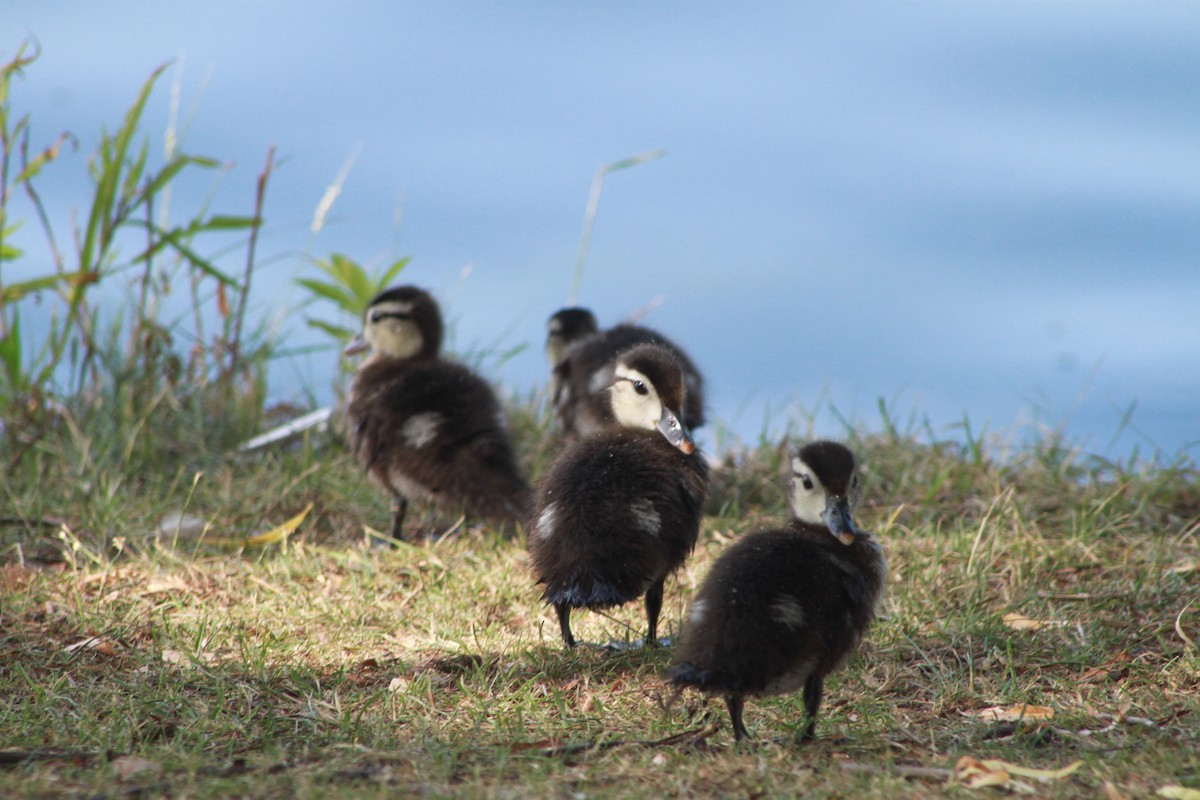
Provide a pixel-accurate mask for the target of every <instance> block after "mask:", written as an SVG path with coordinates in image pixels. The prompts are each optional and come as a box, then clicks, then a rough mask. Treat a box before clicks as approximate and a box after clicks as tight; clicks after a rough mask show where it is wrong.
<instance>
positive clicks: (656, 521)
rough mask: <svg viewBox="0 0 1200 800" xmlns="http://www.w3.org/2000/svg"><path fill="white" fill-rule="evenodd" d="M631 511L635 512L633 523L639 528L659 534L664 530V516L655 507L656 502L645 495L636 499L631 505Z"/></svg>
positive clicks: (653, 534)
mask: <svg viewBox="0 0 1200 800" xmlns="http://www.w3.org/2000/svg"><path fill="white" fill-rule="evenodd" d="M629 511H630V512H631V513H632V514H633V524H634V526H635V527H637V529H638V530H640V531H645V532H646V533H648V534H650V535H651V536H658V532H659V531H660V530H662V517H660V516H659V514H658V512H657V511H656V510H655V509H654V503H652V502H650V501H649V500H647V499H645V498H644V497H643V498H640V499H638V500H634V501H633V502H632V503H631V504H630V506H629Z"/></svg>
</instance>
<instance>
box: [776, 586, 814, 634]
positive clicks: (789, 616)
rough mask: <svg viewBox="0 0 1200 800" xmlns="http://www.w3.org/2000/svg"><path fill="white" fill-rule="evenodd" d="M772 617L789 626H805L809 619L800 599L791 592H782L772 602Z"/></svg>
mask: <svg viewBox="0 0 1200 800" xmlns="http://www.w3.org/2000/svg"><path fill="white" fill-rule="evenodd" d="M771 619H773V620H775V621H776V622H778V623H779V624H781V625H786V626H788V627H789V628H803V627H804V624H805V623H806V622H807V621H808V617H807V615H806V614H805V613H804V609H803V608H801V607H800V603H799V601H797V600H796V598H795V597H792V596H791V595H790V594H781V595H779V597H777V598H775V602H774V603H771Z"/></svg>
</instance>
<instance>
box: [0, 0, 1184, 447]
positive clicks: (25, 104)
mask: <svg viewBox="0 0 1200 800" xmlns="http://www.w3.org/2000/svg"><path fill="white" fill-rule="evenodd" d="M27 37H34V38H36V40H37V41H38V42H39V43H40V46H41V49H42V57H41V58H40V60H39V61H38V62H37V63H35V64H34V65H33V66H32V67H31V68H30V69H29V70H28V71H27V75H26V77H25V78H24V79H21V80H19V81H17V83H16V84H15V86H14V101H15V105H16V108H17V110H18V111H28V112H29V113H30V114H31V117H32V121H33V124H34V133H35V141H36V142H48V141H49V140H50V139H52V138H53V136H54V135H55V134H56V133H57V132H58V131H60V130H63V129H68V130H71V131H73V132H74V133H76V135H78V136H79V138H80V140H81V148H80V151H79V154H77V155H74V156H71V157H70V158H65V159H63V160H62V161H60V162H59V163H57V164H55V165H54V166H53V168H52V169H51V170H50V171H49V172H48V173H47V174H46V176H45V180H44V181H43V183H42V189H43V195H44V196H45V197H46V198H47V199H48V200H49V203H50V206H51V213H52V215H54V216H55V217H56V218H57V219H60V220H65V219H67V216H68V214H69V213H70V209H71V208H77V209H81V208H82V207H83V204H84V202H85V200H86V198H87V197H88V193H89V188H88V184H87V181H86V178H85V175H86V171H85V169H84V161H85V154H86V153H88V152H91V151H92V150H93V149H94V147H95V145H96V142H97V138H98V133H99V130H100V128H101V126H107V127H108V128H109V129H113V128H115V127H116V126H117V125H118V123H119V121H120V118H121V116H122V114H123V113H124V111H125V109H126V108H127V107H128V106H129V104H130V103H131V101H132V99H133V98H134V96H135V94H136V92H137V90H138V88H139V86H140V85H141V83H142V82H143V81H144V80H145V79H146V77H147V76H148V75H149V73H150V71H151V70H152V69H153V68H154V67H156V66H157V65H159V64H160V63H163V62H164V61H168V60H172V59H174V60H176V66H175V67H173V68H172V69H171V70H170V71H169V72H168V73H167V75H166V77H165V78H164V80H163V82H162V83H161V84H160V87H159V89H158V91H156V93H155V95H154V96H153V97H152V99H151V103H150V108H149V111H148V116H147V120H148V128H147V130H148V131H149V132H150V133H152V134H153V136H154V137H155V142H156V146H157V143H159V142H161V139H162V132H163V131H165V130H166V128H167V125H168V119H169V103H170V100H171V84H172V83H173V82H177V83H178V85H179V87H180V89H181V95H180V96H181V100H182V109H183V115H184V117H185V118H186V119H187V120H189V121H188V123H187V126H186V137H185V141H184V144H185V149H186V150H187V151H189V152H193V153H198V154H205V155H211V156H215V157H219V158H221V159H223V160H230V161H232V162H234V164H235V168H234V169H233V170H232V171H231V172H230V173H229V174H228V175H227V176H226V177H225V178H224V180H223V182H222V184H221V186H220V189H219V190H218V193H217V202H216V204H215V208H216V210H219V211H222V212H226V213H243V214H248V213H250V210H251V204H252V199H253V186H254V181H255V179H256V177H257V174H258V171H259V169H260V167H261V165H262V162H263V160H264V158H265V155H266V151H267V147H268V146H269V145H270V144H272V143H274V144H276V145H277V146H278V149H279V153H280V155H281V156H283V157H284V158H285V159H286V164H285V165H284V167H283V168H282V169H281V170H280V171H279V172H278V173H277V174H276V176H275V177H274V179H273V183H272V186H271V189H270V192H269V195H268V204H267V218H268V219H267V222H268V227H267V231H266V235H265V237H264V239H263V241H262V243H261V245H260V254H262V255H263V256H265V257H267V259H266V263H265V265H264V266H263V267H262V270H261V272H260V273H259V274H258V275H257V276H256V289H255V292H256V306H258V307H259V308H261V309H262V310H263V313H264V314H269V315H271V316H272V318H279V322H278V324H279V325H280V326H281V331H283V332H284V333H285V334H286V336H287V339H288V344H289V345H295V346H304V345H308V344H317V343H320V342H322V337H321V335H320V334H317V333H316V332H312V331H310V330H308V329H307V328H306V327H305V325H304V323H303V317H304V315H305V314H306V313H310V314H313V315H315V316H321V317H330V316H332V312H331V311H329V310H328V309H324V310H322V309H316V308H311V309H308V310H307V311H305V312H301V311H297V310H294V309H295V308H296V305H297V304H298V303H299V302H300V301H302V300H303V299H304V295H303V293H302V292H301V291H300V290H298V289H297V288H296V287H295V286H294V285H293V283H292V281H293V279H294V278H295V277H297V276H300V275H313V274H314V271H313V268H312V267H311V266H310V265H309V264H308V262H307V258H309V257H312V256H316V257H325V256H328V254H330V253H332V252H344V253H346V254H348V255H350V256H351V257H353V258H355V259H356V260H359V261H362V262H367V263H372V264H380V263H384V262H387V261H390V260H391V259H393V258H395V257H398V256H401V255H406V254H411V255H412V256H413V257H414V258H413V263H412V265H411V267H410V268H409V270H408V271H407V272H406V274H405V278H406V279H407V280H409V281H412V282H415V283H419V284H421V285H424V286H426V287H427V288H430V289H432V290H433V291H434V292H435V293H437V294H438V295H439V296H440V297H441V298H442V300H443V302H444V304H445V305H446V307H447V310H448V315H449V317H450V318H451V321H452V323H453V325H454V339H453V345H454V346H455V347H456V348H458V349H460V350H469V349H481V348H502V349H504V348H510V347H514V346H517V345H520V344H528V345H529V347H528V348H527V349H526V350H524V351H523V352H521V353H519V354H517V355H516V356H514V357H512V358H511V359H509V360H507V361H505V362H504V363H499V362H498V361H497V360H496V359H490V360H488V359H485V360H484V362H483V363H484V365H485V369H486V371H487V372H488V374H489V376H490V377H492V378H493V379H495V380H497V381H498V382H502V383H503V384H504V385H505V386H506V387H507V388H508V389H510V390H512V391H515V392H521V393H524V392H527V391H531V390H532V389H534V388H535V387H536V386H538V385H540V384H541V383H542V382H543V380H544V377H545V374H546V365H545V362H544V357H543V355H542V352H541V344H542V341H543V337H544V322H545V318H546V317H547V315H548V314H549V313H550V312H552V311H553V310H554V309H556V308H557V307H559V306H561V305H563V304H564V302H565V301H566V299H567V293H568V289H569V287H570V283H571V273H572V268H573V264H574V260H575V255H576V248H577V247H578V243H579V235H580V229H581V226H582V222H583V212H584V207H585V203H586V199H587V192H588V188H589V186H590V182H591V178H592V174H593V172H594V171H595V170H596V169H597V167H599V166H601V165H603V164H606V163H609V162H612V161H615V160H617V159H620V158H623V157H626V156H629V155H632V154H634V153H638V152H642V151H646V150H651V149H656V148H663V149H665V150H666V151H667V155H666V156H665V157H664V158H661V159H659V160H656V161H654V162H651V163H647V164H644V165H641V166H638V167H636V168H634V169H630V170H627V171H623V172H618V173H614V174H612V175H611V176H610V177H609V179H608V181H607V182H606V184H605V187H604V194H603V198H602V201H601V204H600V212H599V216H598V219H597V221H596V227H595V231H594V235H593V238H592V245H591V250H590V253H589V255H588V261H587V268H586V272H585V274H584V280H583V284H582V294H581V298H580V299H581V301H582V302H583V303H585V304H587V305H589V306H591V307H592V308H594V309H595V310H596V311H597V313H598V315H599V316H600V318H601V320H602V322H606V323H612V322H616V321H618V320H619V319H621V318H622V317H624V316H625V315H627V314H630V313H632V312H635V311H637V310H638V309H641V308H644V307H645V306H647V305H648V304H652V303H655V302H657V301H659V300H661V304H660V305H658V306H657V307H656V308H654V310H653V311H652V312H651V313H650V314H649V315H648V316H647V317H646V318H645V320H644V321H645V322H646V323H647V324H651V325H653V326H655V327H658V328H660V329H661V330H663V331H664V332H667V333H669V334H670V335H671V336H673V337H674V338H676V339H677V340H678V341H679V342H681V343H683V344H685V345H686V347H687V348H688V349H689V350H690V351H691V353H692V354H693V356H694V357H695V359H696V360H697V362H698V363H699V364H700V365H701V367H702V368H703V369H704V370H705V371H706V373H707V376H708V379H709V383H710V387H711V389H710V391H711V406H712V414H713V416H714V417H715V418H716V420H717V421H718V422H720V423H721V424H722V425H724V426H725V427H727V428H728V429H730V430H731V431H732V433H733V434H736V435H738V436H741V437H743V438H745V439H747V440H750V441H754V440H756V439H757V437H758V435H759V434H760V432H762V431H764V430H766V431H767V432H768V433H769V434H770V435H777V434H778V433H780V432H782V431H783V430H784V429H785V428H787V427H788V426H789V425H791V426H796V427H798V428H799V429H800V430H801V431H802V432H803V431H806V430H807V428H808V420H809V418H810V417H811V418H813V419H814V421H813V423H812V424H813V426H814V430H815V432H816V433H818V434H828V435H838V434H840V433H841V432H842V430H843V429H842V427H841V425H840V423H839V422H838V421H837V416H838V415H839V414H840V415H842V416H845V417H848V418H850V419H853V420H856V421H859V422H861V423H863V424H865V425H866V426H867V427H870V428H878V427H879V426H880V417H879V413H878V410H877V402H878V400H879V398H883V399H884V401H885V402H886V403H887V404H888V406H889V407H890V408H892V409H893V411H894V413H895V415H896V417H897V418H898V419H899V420H900V422H902V423H903V422H905V421H907V420H908V419H910V417H913V416H914V415H915V418H916V419H917V420H919V421H921V422H922V423H924V422H928V424H929V426H930V428H931V429H932V431H933V433H934V435H936V436H945V437H954V436H959V435H961V431H960V430H959V428H958V427H957V426H958V425H959V424H960V423H961V421H962V419H963V417H964V415H967V416H968V417H969V418H970V420H971V424H972V426H973V428H974V430H975V431H976V432H977V431H978V430H979V429H980V428H983V427H987V428H988V429H989V430H992V431H995V432H997V433H998V434H1000V435H1001V436H1002V437H1003V438H1004V439H1006V440H1013V441H1016V440H1019V439H1020V438H1021V437H1022V436H1024V435H1027V434H1030V433H1037V432H1038V431H1040V430H1043V429H1044V427H1045V426H1053V427H1062V428H1065V431H1066V433H1067V435H1068V437H1070V438H1071V439H1073V440H1075V441H1077V442H1082V443H1083V445H1084V446H1085V448H1086V449H1087V450H1088V451H1089V452H1096V453H1102V454H1106V455H1109V456H1127V455H1128V454H1129V453H1130V452H1132V451H1133V450H1134V449H1135V448H1136V449H1137V451H1138V452H1140V453H1141V454H1143V455H1149V454H1150V453H1153V452H1154V451H1156V450H1161V451H1164V452H1165V453H1168V454H1171V453H1176V452H1178V451H1180V450H1183V451H1184V452H1186V453H1187V454H1189V455H1190V456H1191V457H1193V458H1194V457H1195V454H1196V453H1197V452H1198V451H1200V444H1198V441H1200V413H1198V412H1200V404H1198V402H1197V396H1198V390H1200V322H1198V317H1200V259H1198V255H1200V46H1197V42H1200V6H1197V5H1195V4H1194V3H1185V2H1178V3H1174V2H1156V3H1145V2H1129V3H1117V2H1111V3H1101V4H1096V3H1041V2H1021V1H1020V0H1004V1H1003V2H973V3H969V4H968V3H957V2H945V3H941V2H916V3H903V4H900V3H896V4H888V5H883V4H873V5H872V6H871V7H870V8H866V7H863V6H859V5H856V4H846V3H824V2H821V3H790V2H789V3H762V4H755V5H752V6H739V7H737V8H733V7H731V6H729V5H728V4H713V3H703V2H699V3H697V2H692V3H656V4H634V3H604V4H599V3H597V4H588V5H582V4H559V3H548V2H541V3H522V4H513V3H507V4H483V3H475V4H466V3H420V4H417V3H408V2H386V1H385V0H379V1H378V2H341V3H314V2H295V0H290V1H289V2H253V3H246V2H244V1H243V0H239V1H238V2H232V1H231V0H209V1H208V2H205V3H191V4H186V5H185V4H168V3H157V2H133V1H132V0H108V1H107V2H104V3H98V2H49V1H48V0H6V1H5V2H4V4H3V7H0V48H3V51H4V52H3V53H2V54H0V55H3V56H4V57H5V58H8V57H10V56H11V54H12V53H13V52H15V50H16V48H17V47H18V45H19V44H20V42H21V41H22V40H23V39H25V38H27ZM352 154H357V158H356V160H355V161H354V165H353V168H352V169H351V171H350V172H349V175H348V177H347V178H346V180H345V182H344V185H343V187H342V193H341V195H340V196H339V198H338V200H337V202H336V204H335V206H334V209H333V213H332V216H331V219H330V220H329V222H328V223H327V225H326V226H325V227H324V228H323V229H322V230H321V231H320V232H319V233H316V234H312V233H311V232H310V230H309V225H310V221H311V219H312V216H313V212H314V210H315V208H316V206H317V204H318V202H319V200H320V199H321V197H322V195H323V194H324V192H325V190H326V188H327V186H328V185H329V184H330V183H331V182H332V181H333V180H334V178H335V176H336V175H337V173H338V172H339V170H340V169H341V168H342V166H343V164H345V163H346V162H347V160H348V159H349V158H350V157H351V156H352ZM189 186H190V188H191V190H192V191H194V192H195V197H193V198H187V197H184V196H180V195H177V196H176V197H175V198H174V199H173V201H172V202H174V203H178V204H179V205H180V206H181V207H183V206H185V205H186V204H187V203H188V202H191V203H193V204H195V203H196V202H199V199H198V198H202V197H203V196H205V194H206V193H207V191H208V190H209V188H210V185H209V183H208V182H207V179H206V180H205V181H202V182H195V183H194V184H185V185H184V186H182V187H180V190H181V191H182V190H184V189H187V188H188V187H189ZM31 221H32V220H31ZM27 227H28V228H29V230H26V231H23V232H22V235H23V236H26V237H27V241H26V244H27V247H28V249H29V250H30V253H31V255H32V256H33V257H31V258H30V259H27V260H25V261H23V262H21V263H20V264H19V265H17V266H16V267H10V268H9V275H7V276H5V277H9V278H10V279H16V278H19V277H21V276H22V275H23V274H36V273H39V272H41V271H43V270H44V269H45V268H46V264H45V261H44V260H42V258H43V257H42V252H43V251H42V249H41V248H39V247H37V246H36V243H37V241H38V240H37V239H35V238H34V239H30V238H29V237H31V236H32V230H31V229H32V225H30V226H27ZM60 235H61V234H60ZM238 263H240V257H239V258H238V259H237V260H236V261H235V262H234V264H238ZM234 264H231V265H230V267H229V268H230V269H231V270H232V271H237V267H236V266H234ZM22 270H23V271H24V272H22ZM289 309H293V310H292V312H291V313H290V314H289V313H288V310H289ZM335 367H336V355H335V354H334V353H333V352H332V351H326V352H321V353H317V354H314V355H309V356H304V357H296V358H290V359H287V360H285V361H282V362H280V363H278V364H277V365H276V367H275V369H274V371H273V374H272V379H271V388H272V392H273V394H274V396H275V397H276V398H278V399H289V400H298V399H299V400H303V399H311V400H314V401H316V402H328V401H329V400H330V399H331V397H332V392H331V388H330V387H331V384H332V382H333V380H334V378H335V372H336V369H335ZM1130 408H1134V412H1133V415H1132V424H1131V425H1129V426H1123V425H1122V419H1123V417H1124V416H1125V413H1126V412H1127V411H1128V410H1129V409H1130ZM830 409H836V413H833V412H832V411H831V410H830ZM714 431H715V428H714V429H710V430H709V431H708V432H707V433H706V434H705V435H704V436H703V437H702V441H707V442H709V443H710V444H711V443H713V442H714V435H715V434H714Z"/></svg>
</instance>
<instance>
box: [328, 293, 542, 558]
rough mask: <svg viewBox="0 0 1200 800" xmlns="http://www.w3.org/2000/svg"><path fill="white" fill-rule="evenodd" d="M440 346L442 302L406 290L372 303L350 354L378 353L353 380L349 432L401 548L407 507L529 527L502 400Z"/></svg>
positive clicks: (527, 493)
mask: <svg viewBox="0 0 1200 800" xmlns="http://www.w3.org/2000/svg"><path fill="white" fill-rule="evenodd" d="M441 346H442V315H441V311H440V310H439V309H438V305H437V302H436V301H435V300H434V299H433V297H432V296H430V294H429V293H428V292H425V291H423V290H421V289H418V288H416V287H414V286H400V287H395V288H392V289H388V290H387V291H384V292H382V293H381V294H379V295H378V296H377V297H375V299H374V300H372V301H371V302H370V304H369V305H368V306H367V309H366V311H365V312H364V314H363V330H362V334H361V335H360V336H359V337H358V338H356V339H355V341H354V342H352V343H351V344H350V346H349V347H347V348H346V350H345V354H347V355H350V354H353V353H358V352H362V351H363V350H366V349H368V348H369V349H371V350H372V351H373V352H372V355H371V356H370V357H369V358H368V359H367V360H366V361H365V362H364V363H363V364H362V366H361V367H359V369H358V372H357V374H356V375H355V378H354V384H353V386H352V388H351V390H350V399H349V403H348V407H347V423H348V424H347V428H348V432H349V439H350V449H351V451H352V452H353V453H354V455H355V456H357V457H358V460H359V461H360V462H361V463H362V465H363V468H364V469H365V470H366V471H367V474H368V475H369V476H370V477H371V478H372V479H373V480H374V481H375V482H376V483H378V484H379V485H380V486H382V487H383V488H384V489H385V490H387V491H388V492H390V493H391V495H392V498H393V500H394V505H393V512H394V513H393V518H392V536H393V537H394V538H397V539H404V538H405V537H404V534H403V523H404V514H405V511H406V510H407V508H408V502H409V500H421V501H426V502H429V503H431V504H432V505H434V506H435V507H437V508H439V509H442V510H444V511H450V512H455V513H456V512H458V511H460V510H462V511H465V512H466V514H467V515H468V516H472V517H482V518H486V519H489V520H493V521H504V520H521V521H524V519H525V517H526V515H527V514H528V511H529V509H530V508H531V506H532V490H531V489H530V487H529V484H528V483H527V482H526V480H525V478H524V476H523V475H522V473H521V470H520V468H519V467H518V465H517V460H516V456H515V454H514V452H513V447H512V444H511V442H510V440H509V436H508V431H507V428H506V427H505V424H504V419H503V416H502V413H501V409H500V404H499V403H498V402H497V400H496V395H495V394H494V393H493V391H492V389H491V387H490V386H489V385H488V384H487V383H486V382H485V381H484V380H483V379H482V378H480V377H479V376H478V375H476V374H475V373H474V372H472V371H471V370H469V369H468V368H467V367H465V366H463V365H462V364H458V363H455V362H453V361H448V360H446V359H444V358H441V357H440V356H439V351H440V349H441Z"/></svg>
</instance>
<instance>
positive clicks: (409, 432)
mask: <svg viewBox="0 0 1200 800" xmlns="http://www.w3.org/2000/svg"><path fill="white" fill-rule="evenodd" d="M442 421H443V420H442V415H441V414H439V413H437V412H436V411H427V412H425V413H424V414H414V415H413V416H411V417H409V418H408V419H406V420H404V425H402V426H401V427H400V435H401V436H402V437H403V438H404V443H405V444H407V445H408V446H409V447H415V448H418V449H419V448H422V447H424V446H425V445H427V444H429V443H430V442H432V441H433V440H434V438H436V437H437V433H438V428H439V427H441V424H442Z"/></svg>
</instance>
